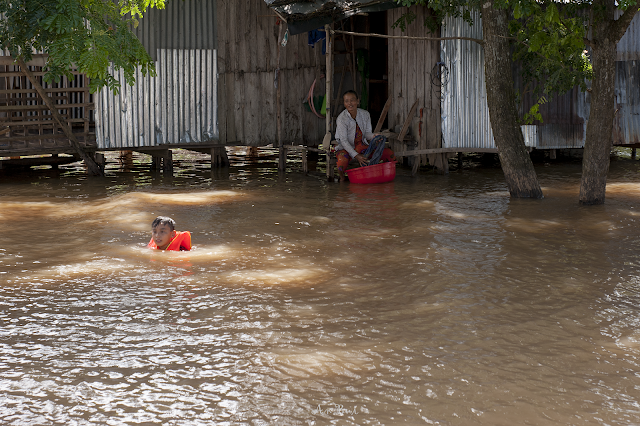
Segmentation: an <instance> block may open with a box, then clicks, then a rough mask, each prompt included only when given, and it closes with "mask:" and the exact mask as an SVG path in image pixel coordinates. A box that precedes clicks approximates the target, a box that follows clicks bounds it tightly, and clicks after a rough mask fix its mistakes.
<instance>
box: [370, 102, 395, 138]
mask: <svg viewBox="0 0 640 426" xmlns="http://www.w3.org/2000/svg"><path fill="white" fill-rule="evenodd" d="M390 107H391V96H389V97H388V98H387V102H385V103H384V108H382V113H381V114H380V119H379V120H378V124H376V128H375V129H373V133H378V132H379V131H380V129H382V123H384V119H385V118H387V113H388V112H389V108H390Z"/></svg>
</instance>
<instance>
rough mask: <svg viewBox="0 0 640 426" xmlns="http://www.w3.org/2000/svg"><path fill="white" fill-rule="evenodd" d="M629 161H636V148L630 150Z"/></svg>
mask: <svg viewBox="0 0 640 426" xmlns="http://www.w3.org/2000/svg"><path fill="white" fill-rule="evenodd" d="M631 159H632V160H635V159H636V148H631Z"/></svg>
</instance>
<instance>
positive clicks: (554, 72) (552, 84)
mask: <svg viewBox="0 0 640 426" xmlns="http://www.w3.org/2000/svg"><path fill="white" fill-rule="evenodd" d="M587 5H588V4H586V3H583V2H574V3H571V2H568V3H557V2H554V1H549V0H545V1H536V0H518V1H517V2H514V3H513V18H514V19H513V20H512V21H511V23H510V26H509V29H510V32H511V36H512V37H514V39H515V41H516V43H515V44H514V51H513V59H514V60H515V61H519V62H520V63H521V64H522V77H523V80H524V82H525V83H527V84H528V85H529V86H531V87H533V90H532V91H533V93H534V95H535V97H537V102H536V103H535V104H534V106H533V107H532V108H531V110H530V111H529V113H527V114H525V117H524V119H525V122H527V123H530V122H532V121H533V119H537V120H540V121H542V120H541V117H540V113H539V107H540V105H543V104H544V103H546V102H547V98H548V97H553V96H554V95H555V94H562V93H566V92H567V91H569V90H571V89H572V88H573V87H576V86H578V87H580V88H581V89H582V90H587V81H588V80H591V79H592V78H593V70H592V67H591V63H590V61H589V56H588V54H587V50H586V46H585V41H584V40H585V37H586V29H587V18H588V14H587V13H586V11H585V10H584V9H583V8H584V7H585V6H587Z"/></svg>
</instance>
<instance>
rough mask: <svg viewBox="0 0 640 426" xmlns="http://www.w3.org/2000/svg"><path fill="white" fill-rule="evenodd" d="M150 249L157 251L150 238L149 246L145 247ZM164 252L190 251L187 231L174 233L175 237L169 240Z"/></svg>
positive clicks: (189, 235) (189, 234) (189, 238)
mask: <svg viewBox="0 0 640 426" xmlns="http://www.w3.org/2000/svg"><path fill="white" fill-rule="evenodd" d="M147 247H149V248H150V249H158V246H157V245H156V243H155V241H153V238H151V241H149V244H148V245H147ZM165 250H174V251H181V250H185V251H189V250H191V233H190V232H189V231H183V232H180V231H176V236H175V237H174V238H173V240H171V242H170V243H169V245H168V246H167V248H166V249H165Z"/></svg>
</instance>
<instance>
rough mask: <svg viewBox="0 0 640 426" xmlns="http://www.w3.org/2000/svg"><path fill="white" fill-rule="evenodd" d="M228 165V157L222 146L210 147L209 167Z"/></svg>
mask: <svg viewBox="0 0 640 426" xmlns="http://www.w3.org/2000/svg"><path fill="white" fill-rule="evenodd" d="M228 165H229V157H228V156H227V150H226V149H225V147H224V146H214V147H213V148H211V168H212V169H215V168H216V167H226V166H228Z"/></svg>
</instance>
